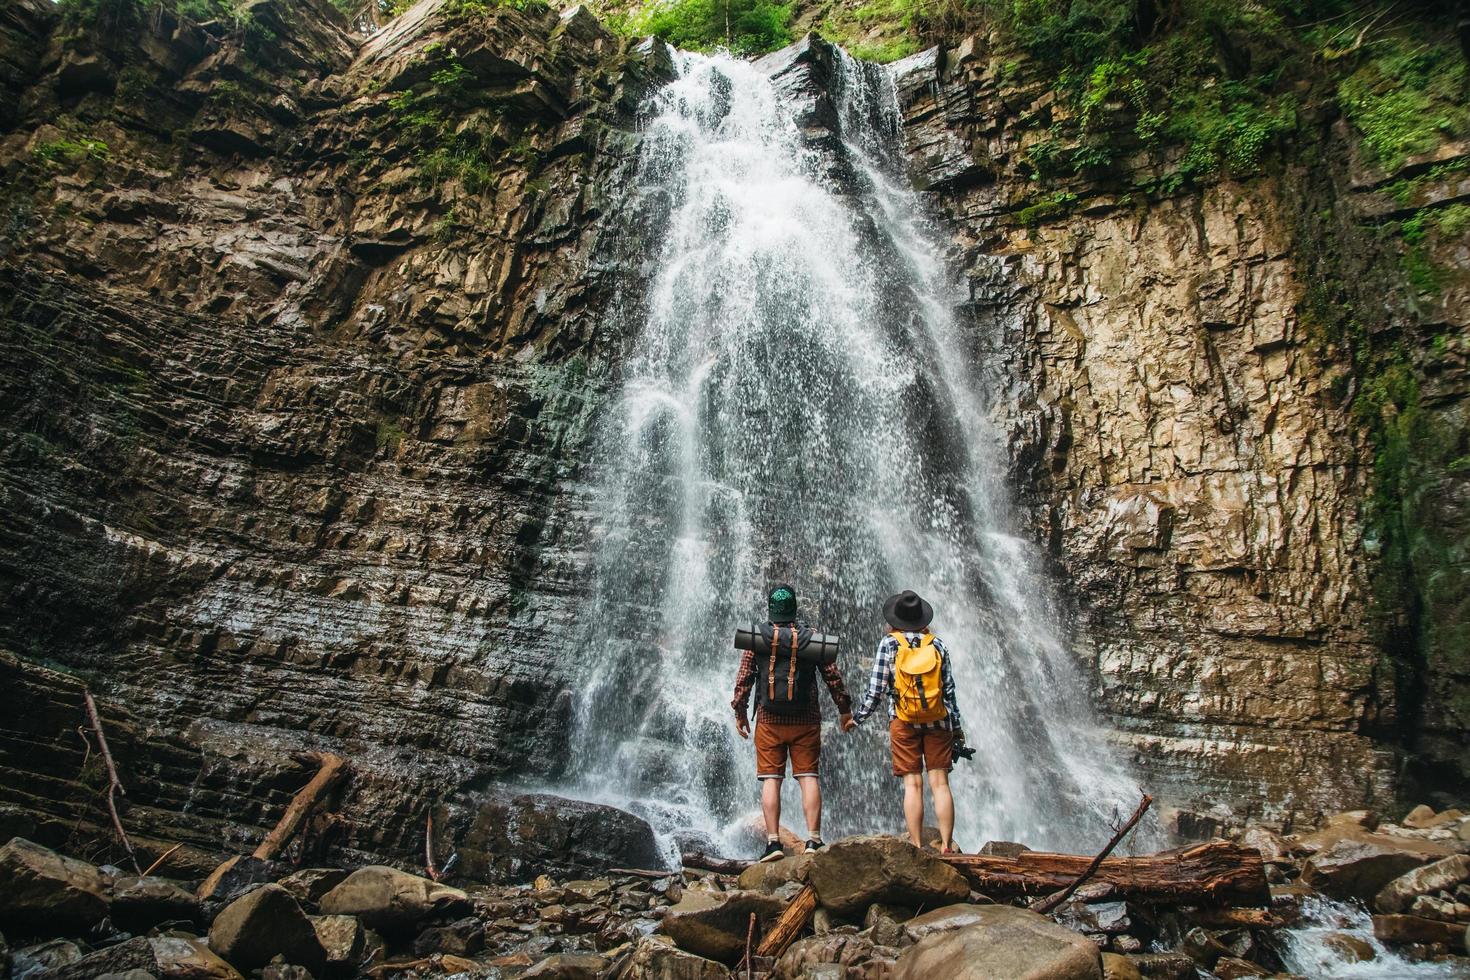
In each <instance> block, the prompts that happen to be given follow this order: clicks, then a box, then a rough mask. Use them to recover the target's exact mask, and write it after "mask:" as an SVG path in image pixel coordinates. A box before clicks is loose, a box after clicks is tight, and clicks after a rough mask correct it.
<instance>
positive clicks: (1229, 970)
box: [1212, 956, 1270, 980]
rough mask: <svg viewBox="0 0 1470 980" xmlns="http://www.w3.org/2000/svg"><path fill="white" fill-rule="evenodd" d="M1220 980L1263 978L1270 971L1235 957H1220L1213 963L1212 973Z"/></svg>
mask: <svg viewBox="0 0 1470 980" xmlns="http://www.w3.org/2000/svg"><path fill="white" fill-rule="evenodd" d="M1212 972H1213V973H1214V974H1215V976H1217V977H1219V978H1220V980H1247V978H1249V977H1264V976H1266V975H1267V974H1268V973H1269V972H1270V971H1268V970H1267V969H1266V968H1265V967H1262V966H1259V965H1257V964H1255V963H1252V962H1251V961H1250V960H1243V959H1240V958H1239V957H1235V956H1222V957H1220V959H1219V960H1217V961H1216V962H1215V969H1214V970H1213V971H1212Z"/></svg>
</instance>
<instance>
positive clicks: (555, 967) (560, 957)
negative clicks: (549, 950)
mask: <svg viewBox="0 0 1470 980" xmlns="http://www.w3.org/2000/svg"><path fill="white" fill-rule="evenodd" d="M607 967H608V959H607V957H606V956H599V955H598V954H596V953H556V954H553V955H551V956H548V957H546V959H544V960H542V961H541V962H539V963H537V964H536V965H535V966H533V967H531V968H530V969H529V970H527V971H526V972H525V973H522V974H521V977H522V980H532V978H536V980H597V978H598V977H599V976H601V975H602V971H603V970H606V969H607Z"/></svg>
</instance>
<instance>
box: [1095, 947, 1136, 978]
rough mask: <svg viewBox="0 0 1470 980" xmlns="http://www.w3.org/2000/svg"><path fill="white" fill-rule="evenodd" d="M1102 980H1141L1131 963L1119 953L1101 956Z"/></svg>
mask: <svg viewBox="0 0 1470 980" xmlns="http://www.w3.org/2000/svg"><path fill="white" fill-rule="evenodd" d="M1102 975H1103V980H1143V974H1142V973H1140V972H1138V967H1137V966H1136V965H1134V963H1133V961H1132V960H1130V959H1129V958H1128V957H1126V956H1124V955H1122V954H1121V953H1104V954H1102Z"/></svg>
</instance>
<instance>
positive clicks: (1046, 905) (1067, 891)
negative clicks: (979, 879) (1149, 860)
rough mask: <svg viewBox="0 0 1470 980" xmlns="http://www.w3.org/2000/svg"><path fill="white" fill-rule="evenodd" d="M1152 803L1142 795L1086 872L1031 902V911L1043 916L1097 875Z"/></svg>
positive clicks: (1147, 796)
mask: <svg viewBox="0 0 1470 980" xmlns="http://www.w3.org/2000/svg"><path fill="white" fill-rule="evenodd" d="M1153 802H1154V798H1153V797H1152V796H1149V795H1148V794H1147V793H1145V794H1143V799H1142V800H1141V801H1140V802H1139V804H1138V809H1137V810H1134V811H1133V816H1131V817H1129V818H1128V822H1127V823H1125V824H1123V826H1121V827H1119V828H1118V830H1117V831H1116V832H1115V833H1114V834H1113V839H1112V840H1110V841H1108V845H1107V847H1104V848H1103V849H1102V850H1100V851H1098V852H1097V856H1096V857H1094V858H1093V859H1092V863H1091V864H1089V865H1088V866H1087V868H1086V870H1084V871H1083V872H1082V873H1081V874H1080V875H1078V876H1077V880H1076V881H1073V882H1072V883H1071V884H1070V885H1068V886H1067V887H1066V888H1063V889H1062V890H1061V891H1059V892H1057V893H1056V894H1054V895H1051V896H1049V897H1047V898H1043V899H1041V900H1040V901H1038V902H1033V903H1032V905H1031V911H1033V912H1039V913H1041V914H1042V915H1045V914H1046V913H1048V912H1050V911H1051V910H1052V909H1054V908H1056V907H1057V906H1058V905H1061V904H1062V903H1063V902H1065V901H1066V900H1067V899H1068V898H1069V897H1070V896H1071V894H1072V893H1073V892H1075V891H1076V890H1077V888H1078V887H1079V886H1080V885H1081V884H1082V883H1083V882H1085V881H1086V880H1087V879H1088V878H1091V877H1092V876H1093V875H1095V874H1096V873H1097V869H1098V868H1099V867H1100V866H1101V865H1102V863H1103V861H1105V860H1107V856H1108V855H1109V854H1111V853H1113V848H1115V847H1117V846H1118V844H1119V843H1120V842H1121V841H1122V840H1123V838H1124V837H1127V836H1128V832H1129V831H1131V830H1132V829H1133V828H1134V827H1135V826H1137V825H1138V821H1139V820H1141V819H1143V815H1144V813H1145V812H1147V810H1148V808H1149V807H1150V806H1152V805H1153Z"/></svg>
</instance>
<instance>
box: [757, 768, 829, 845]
mask: <svg viewBox="0 0 1470 980" xmlns="http://www.w3.org/2000/svg"><path fill="white" fill-rule="evenodd" d="M812 781H813V782H816V780H812ZM761 816H763V817H765V818H766V836H767V837H775V836H776V835H777V834H779V833H780V832H781V780H779V779H762V780H761Z"/></svg>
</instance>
